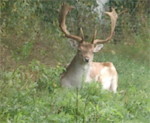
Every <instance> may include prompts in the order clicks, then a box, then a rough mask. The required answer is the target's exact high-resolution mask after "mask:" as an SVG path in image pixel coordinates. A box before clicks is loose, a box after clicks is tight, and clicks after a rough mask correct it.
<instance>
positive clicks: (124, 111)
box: [0, 53, 150, 123]
mask: <svg viewBox="0 0 150 123" xmlns="http://www.w3.org/2000/svg"><path fill="white" fill-rule="evenodd" d="M101 56H102V57H101V59H102V61H105V59H108V61H109V59H111V61H112V62H113V63H114V64H115V66H116V68H117V71H118V74H119V83H118V85H119V86H118V93H117V94H113V93H110V92H107V91H102V90H101V86H100V84H98V83H92V84H83V86H82V87H81V88H80V89H78V90H77V89H74V90H73V89H63V88H61V87H60V85H59V75H60V73H61V72H62V70H63V68H62V67H61V66H60V65H57V66H56V67H48V66H46V65H44V64H41V63H40V62H39V61H36V60H33V61H32V62H31V63H29V64H28V65H27V66H25V65H22V66H19V67H17V68H16V69H12V70H10V71H3V72H2V71H1V74H0V78H1V79H0V101H1V104H0V119H1V123H6V122H15V123H26V122H27V123H31V122H32V123H33V122H34V123H38V122H41V123H74V122H78V123H83V122H85V123H90V122H91V123H96V122H97V123H113V122H114V123H149V122H150V119H149V117H150V98H149V97H150V90H149V87H150V77H149V74H150V71H149V65H148V64H141V63H138V62H136V60H133V59H128V58H126V57H123V56H119V55H118V56H116V55H114V57H112V55H110V54H103V53H101ZM96 59H97V56H96Z"/></svg>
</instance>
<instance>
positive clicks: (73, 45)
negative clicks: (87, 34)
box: [68, 38, 79, 49]
mask: <svg viewBox="0 0 150 123" xmlns="http://www.w3.org/2000/svg"><path fill="white" fill-rule="evenodd" d="M68 40H69V42H70V44H71V46H72V47H73V48H75V49H77V48H78V46H79V43H78V41H76V40H73V39H71V38H69V39H68Z"/></svg>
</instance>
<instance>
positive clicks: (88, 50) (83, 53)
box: [59, 3, 118, 64]
mask: <svg viewBox="0 0 150 123" xmlns="http://www.w3.org/2000/svg"><path fill="white" fill-rule="evenodd" d="M72 9H75V7H73V6H69V5H68V4H67V3H63V5H62V8H61V11H60V16H59V26H60V28H61V30H62V32H63V33H64V34H65V36H66V37H68V38H70V42H71V44H72V46H73V47H75V48H76V49H77V50H78V52H77V55H76V57H78V59H80V60H79V61H80V62H81V63H82V64H87V63H91V62H92V60H93V52H98V51H99V50H100V49H101V48H102V47H103V44H104V43H106V42H108V41H109V40H110V39H111V38H112V36H113V33H114V29H115V26H116V21H117V17H118V15H117V13H116V12H115V9H113V8H112V11H111V12H105V14H107V15H109V16H110V18H111V33H110V35H109V36H108V37H107V38H106V39H104V40H100V39H96V33H97V31H95V33H94V36H93V39H92V41H91V43H89V42H85V40H84V34H83V31H82V28H80V32H81V37H79V36H76V35H72V34H70V33H69V32H68V31H67V28H66V24H65V22H66V15H67V14H68V12H69V11H70V10H72ZM72 39H73V40H72ZM74 40H75V41H74Z"/></svg>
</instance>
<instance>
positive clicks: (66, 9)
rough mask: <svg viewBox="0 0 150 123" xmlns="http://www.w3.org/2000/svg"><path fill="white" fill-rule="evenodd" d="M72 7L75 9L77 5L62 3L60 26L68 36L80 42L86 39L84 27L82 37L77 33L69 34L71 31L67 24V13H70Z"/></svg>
mask: <svg viewBox="0 0 150 123" xmlns="http://www.w3.org/2000/svg"><path fill="white" fill-rule="evenodd" d="M71 9H75V7H73V6H69V5H68V4H67V3H63V4H62V8H61V11H60V15H59V26H60V28H61V30H62V31H63V32H64V33H65V36H66V37H68V38H72V39H74V40H77V41H79V42H82V41H83V40H84V39H83V38H84V36H83V32H82V29H81V35H82V38H80V37H79V36H76V35H71V34H69V32H68V31H67V29H66V24H65V23H66V15H67V14H68V12H69V11H70V10H71Z"/></svg>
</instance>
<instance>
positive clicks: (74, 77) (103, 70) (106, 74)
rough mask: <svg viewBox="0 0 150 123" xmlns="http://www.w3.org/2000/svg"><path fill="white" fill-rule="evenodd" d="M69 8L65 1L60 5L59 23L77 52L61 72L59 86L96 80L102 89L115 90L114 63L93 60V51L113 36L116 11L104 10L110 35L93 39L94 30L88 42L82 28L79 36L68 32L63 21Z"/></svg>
mask: <svg viewBox="0 0 150 123" xmlns="http://www.w3.org/2000/svg"><path fill="white" fill-rule="evenodd" d="M71 9H74V7H73V6H69V5H68V4H66V3H65V4H63V5H62V10H61V11H60V18H59V24H60V27H61V29H62V31H63V32H64V33H65V35H66V37H68V38H69V39H71V40H70V43H71V45H72V46H73V47H74V48H76V49H77V54H76V56H75V57H74V58H73V60H72V62H71V63H70V64H69V65H68V66H67V68H66V71H65V72H64V73H63V74H62V76H61V80H60V83H61V86H62V87H79V86H81V83H82V82H83V81H85V82H89V83H90V82H92V81H96V82H101V84H102V88H103V89H105V90H109V91H113V92H117V83H118V75H117V71H116V69H115V67H114V65H113V64H112V63H111V62H104V63H100V62H93V56H94V55H93V53H94V52H98V51H99V50H101V48H102V47H103V43H106V42H108V41H109V40H110V39H111V38H112V36H113V32H114V29H115V25H116V21H117V13H116V12H115V10H114V9H112V12H105V13H106V14H108V15H109V16H110V18H111V24H112V26H111V34H110V36H109V37H108V38H106V39H104V40H99V39H95V37H96V32H95V34H94V36H93V40H92V42H91V43H88V42H85V41H84V35H83V31H82V28H81V30H80V31H81V38H80V37H79V36H75V35H71V34H69V33H68V31H67V29H66V25H65V21H66V15H67V14H68V12H69V11H70V10H71ZM72 39H73V40H72Z"/></svg>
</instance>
